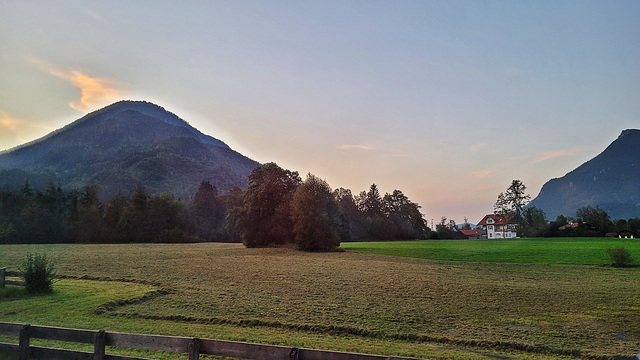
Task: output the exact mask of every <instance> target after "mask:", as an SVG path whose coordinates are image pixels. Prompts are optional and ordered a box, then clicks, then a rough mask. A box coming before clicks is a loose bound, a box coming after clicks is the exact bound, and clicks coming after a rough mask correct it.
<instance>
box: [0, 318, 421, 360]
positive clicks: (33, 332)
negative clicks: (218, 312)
mask: <svg viewBox="0 0 640 360" xmlns="http://www.w3.org/2000/svg"><path fill="white" fill-rule="evenodd" d="M0 335H7V336H17V337H18V338H19V343H18V344H10V343H1V342H0V354H7V355H10V356H15V357H17V358H18V359H19V360H28V359H37V358H44V359H51V360H58V359H60V360H69V359H70V360H76V359H77V360H150V359H145V358H137V357H128V356H119V355H109V354H106V353H105V350H106V347H107V346H115V347H122V348H129V349H142V350H160V351H169V352H178V353H187V354H188V355H189V360H198V359H199V356H200V355H201V354H202V355H217V356H225V357H231V358H237V359H255V360H260V359H294V360H417V359H416V358H408V357H395V356H382V355H369V354H358V353H347V352H340V351H329V350H315V349H304V348H295V347H293V348H292V347H286V346H277V345H264V344H252V343H245V342H239V341H225V340H212V339H198V338H189V337H178V336H161V335H141V334H127V333H119V332H107V331H104V330H99V331H95V330H78V329H67V328H60V327H51V326H39V325H29V324H17V323H6V322H0ZM32 338H37V339H47V340H58V341H66V342H76V343H84V344H93V352H86V351H76V350H65V349H54V348H45V347H37V346H31V345H30V344H29V342H30V339H32Z"/></svg>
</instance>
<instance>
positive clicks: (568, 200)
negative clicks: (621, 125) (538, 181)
mask: <svg viewBox="0 0 640 360" xmlns="http://www.w3.org/2000/svg"><path fill="white" fill-rule="evenodd" d="M528 206H536V207H538V208H541V209H543V210H544V211H545V213H546V215H547V218H548V219H549V220H554V219H555V218H556V217H557V216H558V215H560V214H562V215H565V216H572V217H573V216H575V215H576V210H577V209H578V208H580V207H582V206H599V207H600V208H601V209H603V210H605V211H606V212H607V213H608V214H609V215H610V216H611V218H613V219H629V218H636V217H640V130H638V129H628V130H624V131H622V133H621V134H620V136H619V137H618V138H617V139H616V140H615V141H613V142H612V143H611V144H610V145H609V146H608V147H607V148H606V149H605V150H604V151H603V152H602V153H600V154H599V155H598V156H596V157H594V158H593V159H591V160H589V161H587V162H586V163H584V164H582V165H580V166H579V167H578V168H576V169H575V170H573V171H571V172H569V173H568V174H566V175H565V176H563V177H561V178H557V179H551V180H550V181H548V182H547V183H546V184H544V186H542V189H541V190H540V194H539V195H538V196H537V197H536V198H535V199H533V200H532V201H531V202H530V203H529V205H528Z"/></svg>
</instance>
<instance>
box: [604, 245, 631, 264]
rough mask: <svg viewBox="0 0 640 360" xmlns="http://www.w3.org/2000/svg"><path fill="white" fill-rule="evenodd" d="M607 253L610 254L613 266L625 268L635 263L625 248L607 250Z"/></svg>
mask: <svg viewBox="0 0 640 360" xmlns="http://www.w3.org/2000/svg"><path fill="white" fill-rule="evenodd" d="M607 253H608V254H609V262H610V263H611V266H614V267H625V266H629V265H631V263H632V262H633V258H632V257H631V254H629V251H627V249H625V248H623V247H619V248H615V249H607Z"/></svg>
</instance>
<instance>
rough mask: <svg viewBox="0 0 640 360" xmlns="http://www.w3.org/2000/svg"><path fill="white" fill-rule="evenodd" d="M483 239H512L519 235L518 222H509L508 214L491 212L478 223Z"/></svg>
mask: <svg viewBox="0 0 640 360" xmlns="http://www.w3.org/2000/svg"><path fill="white" fill-rule="evenodd" d="M478 228H479V229H480V238H481V239H512V238H516V237H518V234H517V233H516V229H517V228H518V224H515V223H511V222H509V216H508V215H498V214H489V215H485V217H484V218H483V219H482V221H480V222H479V223H478Z"/></svg>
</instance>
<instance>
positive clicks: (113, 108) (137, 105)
mask: <svg viewBox="0 0 640 360" xmlns="http://www.w3.org/2000/svg"><path fill="white" fill-rule="evenodd" d="M128 110H132V111H136V112H138V113H140V114H143V115H146V116H149V117H152V118H156V119H159V120H162V121H163V122H165V123H167V124H170V125H174V126H180V127H184V128H186V129H188V130H189V132H190V133H192V134H193V135H194V136H195V137H196V138H197V139H199V140H200V141H202V142H203V143H205V144H212V145H216V146H220V147H224V148H229V146H228V145H227V144H225V143H224V142H222V141H221V140H218V139H216V138H213V137H211V136H209V135H205V134H203V133H201V132H200V131H198V130H197V129H196V128H194V127H192V126H191V125H190V124H189V123H188V122H187V121H185V120H183V119H182V118H180V117H178V116H177V115H176V114H174V113H172V112H170V111H168V110H166V109H165V108H163V107H162V106H160V105H156V104H154V103H152V102H148V101H142V100H121V101H118V102H115V103H113V104H111V105H107V106H105V107H103V108H102V109H99V110H96V111H94V112H91V113H89V114H87V115H85V116H83V117H82V118H80V119H79V120H77V121H75V122H74V123H71V124H69V125H68V126H73V125H74V124H75V123H83V122H86V121H88V120H90V119H95V118H99V117H103V116H110V117H114V116H115V115H117V114H119V113H123V112H125V111H128ZM63 129H64V128H63Z"/></svg>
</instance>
